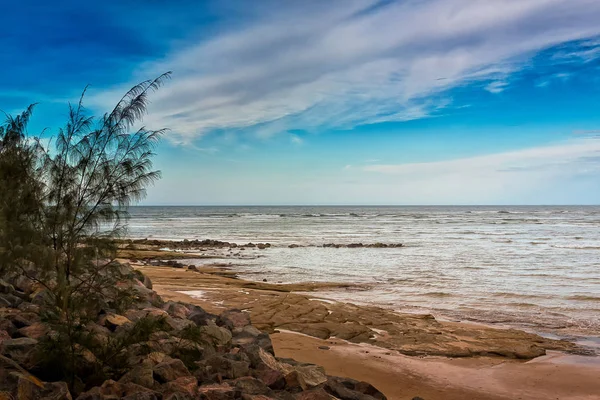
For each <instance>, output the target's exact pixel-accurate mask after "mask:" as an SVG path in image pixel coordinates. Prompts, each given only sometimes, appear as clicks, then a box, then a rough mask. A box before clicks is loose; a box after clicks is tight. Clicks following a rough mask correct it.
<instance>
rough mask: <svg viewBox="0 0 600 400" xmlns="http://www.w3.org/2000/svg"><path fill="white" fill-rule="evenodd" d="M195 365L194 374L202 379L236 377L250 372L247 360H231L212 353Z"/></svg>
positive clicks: (215, 379)
mask: <svg viewBox="0 0 600 400" xmlns="http://www.w3.org/2000/svg"><path fill="white" fill-rule="evenodd" d="M197 365H198V372H197V373H196V376H198V377H199V378H200V379H203V380H212V381H217V380H219V379H236V378H241V377H243V376H247V375H248V374H249V372H250V370H249V367H250V363H249V362H247V361H236V360H231V359H228V358H225V357H223V356H220V355H213V356H211V357H209V358H207V359H206V360H203V361H200V362H198V363H197Z"/></svg>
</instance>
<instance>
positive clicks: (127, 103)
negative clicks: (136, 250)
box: [0, 73, 170, 313]
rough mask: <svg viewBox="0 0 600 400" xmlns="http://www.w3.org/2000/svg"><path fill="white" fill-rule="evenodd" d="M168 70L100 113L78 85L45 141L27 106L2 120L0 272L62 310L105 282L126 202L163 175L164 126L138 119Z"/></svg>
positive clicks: (134, 199)
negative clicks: (155, 159)
mask: <svg viewBox="0 0 600 400" xmlns="http://www.w3.org/2000/svg"><path fill="white" fill-rule="evenodd" d="M169 75H170V74H169V73H166V74H163V75H161V76H159V77H158V78H156V79H153V80H148V81H144V82H142V83H140V84H138V85H136V86H134V87H133V88H131V89H130V90H129V91H128V92H127V93H126V94H125V95H124V96H123V97H122V98H121V99H120V101H119V102H118V103H117V105H116V106H115V107H114V109H113V110H112V111H111V112H109V113H107V114H105V115H103V116H102V117H101V118H94V117H91V116H89V115H87V113H86V110H85V108H84V106H83V100H84V95H85V91H84V92H83V94H82V96H81V98H80V101H79V102H78V103H77V104H76V105H69V114H68V120H67V123H66V125H65V126H64V127H63V128H61V129H60V130H59V131H58V133H57V134H56V135H55V136H54V137H53V138H52V142H53V147H50V148H48V147H49V146H47V147H44V146H42V144H41V142H40V141H39V140H37V139H35V138H30V137H28V134H27V123H28V121H29V119H30V117H31V115H32V111H33V108H34V107H33V106H30V107H29V108H28V109H27V110H25V112H23V113H22V114H21V115H19V116H17V117H10V116H8V117H7V120H6V122H5V123H4V125H3V126H2V127H0V270H5V271H9V270H12V271H13V272H14V271H17V272H18V273H19V274H22V275H23V276H25V277H26V278H28V279H31V280H32V281H34V282H35V284H37V285H39V286H41V287H45V288H46V289H48V291H49V292H50V293H51V296H52V299H53V301H52V303H53V305H54V306H55V307H56V309H57V310H59V311H60V312H62V313H64V312H68V311H69V310H70V309H72V308H73V307H74V306H75V305H77V307H79V308H81V306H82V304H86V303H89V302H91V301H93V300H94V296H93V294H94V293H99V292H100V289H101V287H102V286H103V285H106V284H110V282H111V280H110V279H108V276H110V275H111V274H112V272H111V268H110V266H111V265H114V264H111V261H112V260H113V259H114V256H115V250H116V249H115V247H114V244H113V243H114V241H113V239H115V238H116V237H118V236H120V235H121V234H122V233H123V232H124V229H125V221H126V219H125V217H126V216H127V207H128V206H129V205H130V204H132V203H135V202H137V201H139V200H140V199H142V198H143V197H144V196H145V194H146V188H147V187H148V185H150V184H152V183H153V182H154V181H155V180H156V179H158V178H159V177H160V173H159V172H158V171H155V170H153V169H152V162H151V158H152V156H153V155H154V153H153V150H154V147H155V145H156V143H157V141H158V139H159V137H160V136H161V134H162V133H163V131H162V130H158V131H156V130H149V129H146V128H144V127H141V128H137V127H136V124H137V123H138V122H139V121H140V120H141V119H142V117H143V116H144V115H145V113H146V108H147V105H148V96H149V94H150V93H152V92H153V91H155V90H157V89H158V88H159V87H160V86H161V85H162V83H163V82H164V81H165V79H167V78H168V77H169ZM134 128H135V129H134Z"/></svg>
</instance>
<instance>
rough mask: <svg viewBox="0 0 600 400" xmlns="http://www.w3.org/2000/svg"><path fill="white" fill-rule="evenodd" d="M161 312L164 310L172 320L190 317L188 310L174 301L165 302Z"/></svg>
mask: <svg viewBox="0 0 600 400" xmlns="http://www.w3.org/2000/svg"><path fill="white" fill-rule="evenodd" d="M163 310H165V311H166V312H167V313H168V314H169V315H170V316H171V317H173V318H183V319H185V318H187V317H188V316H189V315H190V309H189V308H188V307H187V306H186V305H185V304H182V303H176V302H174V301H171V300H169V301H167V302H166V303H165V304H164V305H163Z"/></svg>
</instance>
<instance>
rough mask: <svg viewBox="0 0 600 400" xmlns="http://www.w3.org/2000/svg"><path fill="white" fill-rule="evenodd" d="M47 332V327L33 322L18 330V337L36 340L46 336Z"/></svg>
mask: <svg viewBox="0 0 600 400" xmlns="http://www.w3.org/2000/svg"><path fill="white" fill-rule="evenodd" d="M48 331H49V329H48V326H47V325H45V324H43V323H41V322H35V323H33V324H32V325H29V326H25V327H23V328H21V329H19V330H18V332H19V334H20V335H22V336H24V337H28V338H31V339H36V340H39V339H40V338H42V337H44V336H46V335H47V334H48Z"/></svg>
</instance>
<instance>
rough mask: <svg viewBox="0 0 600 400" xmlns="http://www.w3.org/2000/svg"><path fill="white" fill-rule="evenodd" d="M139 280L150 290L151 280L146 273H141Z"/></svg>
mask: <svg viewBox="0 0 600 400" xmlns="http://www.w3.org/2000/svg"><path fill="white" fill-rule="evenodd" d="M140 282H142V284H143V285H144V286H145V287H146V288H148V289H150V290H152V281H151V280H150V278H148V277H147V276H146V275H144V274H142V279H140Z"/></svg>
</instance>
